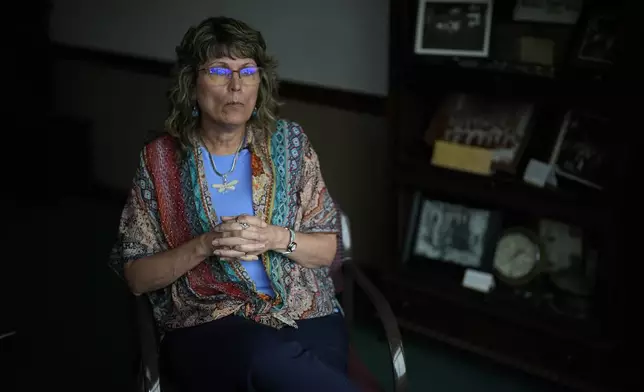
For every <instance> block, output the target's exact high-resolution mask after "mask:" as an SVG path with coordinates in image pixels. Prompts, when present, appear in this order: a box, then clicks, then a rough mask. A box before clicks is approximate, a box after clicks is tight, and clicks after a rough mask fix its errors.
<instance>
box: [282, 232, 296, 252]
mask: <svg viewBox="0 0 644 392" xmlns="http://www.w3.org/2000/svg"><path fill="white" fill-rule="evenodd" d="M285 229H286V230H288V233H289V240H288V245H287V246H286V251H285V252H282V254H289V253H293V252H294V251H295V249H296V248H297V243H296V242H295V231H294V230H293V229H289V228H288V227H285Z"/></svg>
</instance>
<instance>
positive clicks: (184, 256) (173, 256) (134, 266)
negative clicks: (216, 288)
mask: <svg viewBox="0 0 644 392" xmlns="http://www.w3.org/2000/svg"><path fill="white" fill-rule="evenodd" d="M199 241H200V239H199V238H195V239H193V240H191V241H188V242H186V243H185V244H183V245H181V246H178V247H176V248H174V249H171V250H167V251H165V252H160V253H157V254H155V255H152V256H148V257H143V258H141V259H138V260H132V261H130V262H128V263H127V264H126V265H125V280H126V281H127V282H128V285H129V286H130V290H132V292H133V293H134V294H136V295H140V294H143V293H147V292H150V291H154V290H158V289H161V288H163V287H166V286H168V285H170V284H171V283H172V282H174V281H175V280H177V279H179V278H180V277H181V276H183V274H185V273H186V272H188V271H190V270H191V269H193V268H194V267H196V266H197V265H198V264H199V263H201V262H202V261H204V260H205V258H206V255H204V254H203V252H200V251H199V249H200V248H201V246H200V242H199Z"/></svg>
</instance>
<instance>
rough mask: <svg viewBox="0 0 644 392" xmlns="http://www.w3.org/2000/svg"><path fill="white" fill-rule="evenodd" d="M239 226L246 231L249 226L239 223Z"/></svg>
mask: <svg viewBox="0 0 644 392" xmlns="http://www.w3.org/2000/svg"><path fill="white" fill-rule="evenodd" d="M239 225H240V226H241V228H242V230H246V229H248V228H249V227H250V225H249V224H248V223H246V222H239Z"/></svg>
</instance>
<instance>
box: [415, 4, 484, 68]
mask: <svg viewBox="0 0 644 392" xmlns="http://www.w3.org/2000/svg"><path fill="white" fill-rule="evenodd" d="M492 5H493V1H492V0H473V1H457V0H420V1H419V2H418V14H417V24H416V39H415V41H416V42H415V48H414V51H415V53H416V54H422V55H438V56H464V57H468V56H469V57H487V56H488V54H489V47H490V31H491V26H492Z"/></svg>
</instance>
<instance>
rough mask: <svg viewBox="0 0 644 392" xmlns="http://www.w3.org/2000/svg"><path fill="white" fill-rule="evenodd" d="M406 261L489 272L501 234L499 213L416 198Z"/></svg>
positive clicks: (408, 234) (420, 195)
mask: <svg viewBox="0 0 644 392" xmlns="http://www.w3.org/2000/svg"><path fill="white" fill-rule="evenodd" d="M408 224H409V226H408V230H407V235H406V239H405V245H404V250H403V252H404V255H403V260H404V261H405V262H406V263H415V262H418V261H422V262H427V261H429V262H431V261H432V260H433V261H440V262H446V263H451V264H455V265H459V266H462V267H466V268H476V269H489V268H490V265H491V256H492V254H493V251H494V249H493V247H494V244H495V239H496V237H497V236H498V234H499V233H500V231H501V216H500V213H499V212H498V211H494V210H489V209H483V208H474V207H470V206H465V205H461V204H456V203H450V202H445V201H442V200H437V199H433V198H428V197H425V196H424V195H423V194H422V193H421V192H416V193H414V195H413V202H412V209H411V214H410V219H409V222H408Z"/></svg>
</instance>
